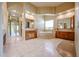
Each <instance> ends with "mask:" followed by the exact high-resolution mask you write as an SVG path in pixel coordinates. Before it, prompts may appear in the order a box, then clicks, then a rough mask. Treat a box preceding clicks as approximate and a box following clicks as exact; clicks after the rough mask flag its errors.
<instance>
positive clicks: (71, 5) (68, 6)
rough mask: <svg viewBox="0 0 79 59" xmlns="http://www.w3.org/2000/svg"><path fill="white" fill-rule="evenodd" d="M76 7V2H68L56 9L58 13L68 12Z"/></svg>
mask: <svg viewBox="0 0 79 59" xmlns="http://www.w3.org/2000/svg"><path fill="white" fill-rule="evenodd" d="M74 7H75V3H74V2H66V3H63V4H61V5H59V6H57V7H56V13H59V12H63V11H66V10H68V9H72V8H74Z"/></svg>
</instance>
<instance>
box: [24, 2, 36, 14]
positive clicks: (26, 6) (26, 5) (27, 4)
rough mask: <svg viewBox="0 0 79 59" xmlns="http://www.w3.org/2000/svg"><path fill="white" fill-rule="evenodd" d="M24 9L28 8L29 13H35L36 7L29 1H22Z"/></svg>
mask: <svg viewBox="0 0 79 59" xmlns="http://www.w3.org/2000/svg"><path fill="white" fill-rule="evenodd" d="M24 10H28V11H30V12H31V13H36V7H35V6H33V5H32V4H30V3H24Z"/></svg>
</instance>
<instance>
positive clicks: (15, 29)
mask: <svg viewBox="0 0 79 59" xmlns="http://www.w3.org/2000/svg"><path fill="white" fill-rule="evenodd" d="M8 34H9V36H11V37H14V36H21V35H22V22H21V21H20V20H19V17H14V16H9V19H8Z"/></svg>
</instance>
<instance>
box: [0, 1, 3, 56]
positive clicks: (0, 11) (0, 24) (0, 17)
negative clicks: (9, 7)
mask: <svg viewBox="0 0 79 59" xmlns="http://www.w3.org/2000/svg"><path fill="white" fill-rule="evenodd" d="M2 5H3V3H1V2H0V56H3V28H2V27H3V9H2Z"/></svg>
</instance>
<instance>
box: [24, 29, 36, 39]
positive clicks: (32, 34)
mask: <svg viewBox="0 0 79 59" xmlns="http://www.w3.org/2000/svg"><path fill="white" fill-rule="evenodd" d="M34 38H37V31H35V30H33V31H26V32H25V39H26V40H27V39H34Z"/></svg>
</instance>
